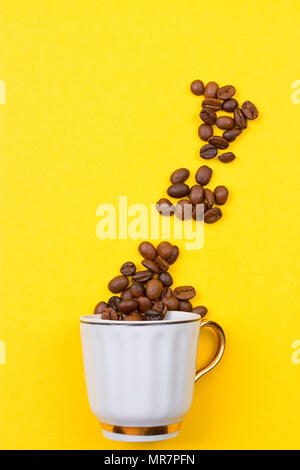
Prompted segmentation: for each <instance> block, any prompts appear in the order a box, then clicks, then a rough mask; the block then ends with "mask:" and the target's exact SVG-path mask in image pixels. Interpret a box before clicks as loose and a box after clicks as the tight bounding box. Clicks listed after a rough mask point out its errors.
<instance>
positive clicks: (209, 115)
mask: <svg viewBox="0 0 300 470" xmlns="http://www.w3.org/2000/svg"><path fill="white" fill-rule="evenodd" d="M200 118H201V119H202V121H203V122H205V124H209V125H211V124H214V123H215V122H216V120H217V115H216V113H215V111H213V110H212V109H210V108H203V109H202V110H201V112H200Z"/></svg>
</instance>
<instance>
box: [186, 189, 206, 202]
mask: <svg viewBox="0 0 300 470" xmlns="http://www.w3.org/2000/svg"><path fill="white" fill-rule="evenodd" d="M189 198H190V201H191V203H192V204H201V203H202V202H203V201H204V191H203V188H202V186H200V185H199V184H194V186H192V187H191V190H190V194H189Z"/></svg>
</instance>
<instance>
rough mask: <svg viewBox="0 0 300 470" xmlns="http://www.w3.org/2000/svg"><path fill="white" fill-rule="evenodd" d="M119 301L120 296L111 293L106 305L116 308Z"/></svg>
mask: <svg viewBox="0 0 300 470" xmlns="http://www.w3.org/2000/svg"><path fill="white" fill-rule="evenodd" d="M120 302H121V299H120V297H118V296H117V295H113V296H112V297H111V298H110V299H109V301H108V303H107V305H108V307H111V308H114V309H115V310H118V305H119V303H120Z"/></svg>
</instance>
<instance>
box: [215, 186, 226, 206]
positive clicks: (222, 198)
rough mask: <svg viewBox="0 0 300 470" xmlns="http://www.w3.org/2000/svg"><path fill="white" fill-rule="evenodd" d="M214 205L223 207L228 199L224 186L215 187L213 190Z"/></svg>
mask: <svg viewBox="0 0 300 470" xmlns="http://www.w3.org/2000/svg"><path fill="white" fill-rule="evenodd" d="M214 195H215V202H216V204H219V205H223V204H225V202H226V201H227V198H228V189H227V188H226V186H217V187H216V188H215V190H214Z"/></svg>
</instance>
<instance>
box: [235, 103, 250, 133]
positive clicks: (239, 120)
mask: <svg viewBox="0 0 300 470" xmlns="http://www.w3.org/2000/svg"><path fill="white" fill-rule="evenodd" d="M233 115H234V123H235V125H236V127H238V128H239V129H246V127H247V118H245V116H244V113H243V111H242V110H241V109H240V108H236V109H235V110H234V114H233Z"/></svg>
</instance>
